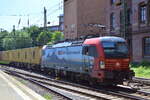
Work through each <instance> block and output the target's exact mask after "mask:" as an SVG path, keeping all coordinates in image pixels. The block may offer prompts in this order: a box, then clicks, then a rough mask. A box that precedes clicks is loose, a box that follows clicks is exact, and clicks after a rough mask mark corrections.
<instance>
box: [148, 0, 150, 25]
mask: <svg viewBox="0 0 150 100" xmlns="http://www.w3.org/2000/svg"><path fill="white" fill-rule="evenodd" d="M147 13H148V16H147V18H148V23H149V24H150V0H149V1H148V9H147Z"/></svg>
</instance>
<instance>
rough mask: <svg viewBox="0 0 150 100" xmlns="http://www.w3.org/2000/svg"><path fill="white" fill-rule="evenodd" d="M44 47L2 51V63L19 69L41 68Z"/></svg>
mask: <svg viewBox="0 0 150 100" xmlns="http://www.w3.org/2000/svg"><path fill="white" fill-rule="evenodd" d="M41 49H42V47H32V48H24V49H16V50H8V51H1V52H0V54H1V61H6V62H9V63H10V64H11V65H13V66H19V67H31V68H34V67H35V66H36V67H40V60H41Z"/></svg>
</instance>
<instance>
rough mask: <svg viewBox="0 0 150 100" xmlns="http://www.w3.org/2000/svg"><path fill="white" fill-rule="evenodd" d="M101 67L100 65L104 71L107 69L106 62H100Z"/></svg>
mask: <svg viewBox="0 0 150 100" xmlns="http://www.w3.org/2000/svg"><path fill="white" fill-rule="evenodd" d="M99 65H100V68H101V69H104V68H105V62H103V61H100V63H99Z"/></svg>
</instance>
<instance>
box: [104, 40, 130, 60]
mask: <svg viewBox="0 0 150 100" xmlns="http://www.w3.org/2000/svg"><path fill="white" fill-rule="evenodd" d="M102 44H103V47H104V53H105V57H106V58H122V57H123V58H127V57H128V56H129V55H128V54H129V52H128V48H127V45H126V43H125V42H110V41H108V42H103V43H102Z"/></svg>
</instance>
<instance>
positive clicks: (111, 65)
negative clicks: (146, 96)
mask: <svg viewBox="0 0 150 100" xmlns="http://www.w3.org/2000/svg"><path fill="white" fill-rule="evenodd" d="M0 60H1V61H7V62H9V64H10V65H13V66H18V67H26V68H29V69H32V70H37V69H40V70H42V71H45V72H49V73H51V75H55V76H59V77H67V78H70V79H74V80H86V81H88V82H89V83H97V84H104V85H107V84H122V83H123V81H124V80H129V79H132V77H133V76H134V72H133V71H132V70H130V68H129V63H130V54H129V50H128V48H127V44H126V41H125V40H124V39H123V38H120V37H113V36H109V37H97V38H90V39H85V40H80V41H70V42H62V43H57V44H54V45H51V46H50V45H46V46H43V47H33V48H25V49H17V50H8V51H1V52H0Z"/></svg>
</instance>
